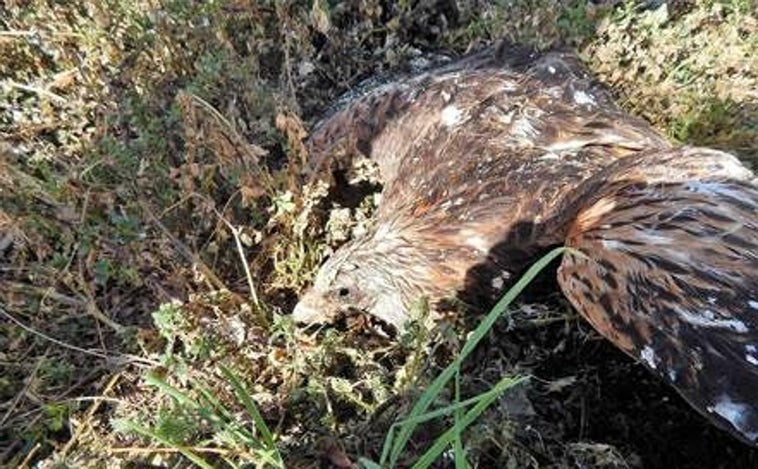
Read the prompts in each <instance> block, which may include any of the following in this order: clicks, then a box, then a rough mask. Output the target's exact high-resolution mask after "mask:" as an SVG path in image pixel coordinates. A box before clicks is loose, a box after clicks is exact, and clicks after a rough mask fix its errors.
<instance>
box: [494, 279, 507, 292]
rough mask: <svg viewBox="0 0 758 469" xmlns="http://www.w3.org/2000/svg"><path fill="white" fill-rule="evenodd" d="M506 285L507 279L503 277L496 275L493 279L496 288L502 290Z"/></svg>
mask: <svg viewBox="0 0 758 469" xmlns="http://www.w3.org/2000/svg"><path fill="white" fill-rule="evenodd" d="M504 286H505V280H503V277H495V278H493V279H492V288H494V289H495V290H502V289H503V287H504Z"/></svg>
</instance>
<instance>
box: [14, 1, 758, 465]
mask: <svg viewBox="0 0 758 469" xmlns="http://www.w3.org/2000/svg"><path fill="white" fill-rule="evenodd" d="M679 3H681V2H679ZM683 5H684V6H683V7H681V8H677V9H674V8H672V9H669V10H668V11H666V10H664V9H647V10H646V9H641V8H638V7H634V6H633V5H632V3H629V4H617V5H601V6H594V5H586V4H585V3H584V2H580V1H578V0H536V1H530V2H527V1H519V0H515V1H512V2H494V3H490V2H484V1H480V0H463V1H458V2H452V1H445V0H437V1H431V2H424V1H421V2H409V1H399V2H396V3H391V2H380V1H378V0H356V1H350V2H337V1H326V0H313V1H311V0H307V1H306V0H302V1H295V0H292V1H274V0H271V1H255V0H248V1H246V0H236V1H235V0H229V1H212V2H184V1H178V0H176V1H174V0H130V1H126V2H117V1H107V2H101V3H98V2H87V1H72V2H67V3H66V2H64V3H56V2H46V1H13V0H12V1H10V2H6V3H5V5H4V6H0V90H2V91H1V93H0V135H1V136H2V142H0V145H1V146H2V148H0V315H1V316H2V319H0V331H1V332H0V367H2V368H1V369H2V373H1V374H0V464H2V465H5V466H7V467H29V466H31V465H32V464H34V463H39V464H41V467H104V465H105V464H106V462H107V464H108V465H109V467H111V466H112V467H134V465H139V464H153V465H155V466H158V467H166V466H168V465H172V467H183V465H187V464H188V463H187V462H186V461H187V460H186V459H183V456H182V454H181V453H180V452H178V451H177V449H176V448H177V447H188V448H191V449H192V451H194V453H195V454H200V455H202V456H203V457H205V458H206V459H207V460H209V461H211V462H213V463H214V464H219V465H223V464H227V465H229V464H232V463H243V462H248V463H250V462H260V454H258V453H252V452H251V451H250V447H249V446H246V445H245V444H244V443H241V441H242V440H240V439H239V438H236V437H233V436H230V434H231V433H233V432H231V430H230V427H229V426H226V427H224V426H222V427H220V428H218V427H214V424H213V422H210V421H209V420H208V417H207V416H203V415H199V414H198V411H197V409H195V410H192V409H188V408H187V406H182V405H179V404H177V402H178V401H177V399H176V398H172V397H169V395H167V394H166V392H165V389H164V391H161V389H160V387H156V386H155V381H154V380H153V381H151V380H150V379H148V378H147V377H148V376H158V377H159V378H160V380H162V382H164V383H166V384H170V385H171V386H173V387H175V388H176V389H180V390H182V392H186V393H187V396H190V397H192V398H193V399H195V398H199V397H198V396H199V394H202V392H201V391H199V389H200V388H198V387H197V386H195V385H193V384H192V383H201V384H202V386H203V387H205V388H207V389H208V390H210V391H211V392H212V393H213V394H214V395H216V396H218V398H219V399H220V400H221V401H223V402H224V403H225V405H227V406H229V407H230V409H232V412H233V413H234V415H235V416H238V417H239V418H238V420H239V421H241V422H247V421H248V417H246V415H248V414H247V413H245V411H244V406H243V405H242V403H241V402H240V399H239V397H238V396H237V395H236V394H235V392H234V390H233V389H232V387H231V386H230V383H229V380H228V379H226V378H225V376H224V375H223V374H222V373H221V372H220V367H221V366H222V365H224V366H226V367H228V368H230V369H231V370H232V371H233V372H234V373H236V374H237V375H238V376H240V377H242V378H243V381H244V384H245V386H246V387H247V389H248V390H249V392H250V395H251V396H252V397H253V398H254V400H255V402H256V403H257V405H258V407H259V409H260V411H261V413H262V415H263V418H264V419H265V421H266V422H267V423H268V426H269V427H270V428H271V429H272V430H273V431H274V432H275V434H276V436H277V446H278V447H279V449H280V451H281V452H282V455H283V457H284V460H285V462H286V464H287V466H288V467H322V466H323V467H327V466H328V465H329V464H332V465H334V466H337V467H349V463H352V461H353V460H354V458H355V457H357V456H359V455H368V456H371V457H373V456H375V455H376V454H377V452H378V451H379V450H380V447H379V445H380V444H381V441H382V438H383V435H384V432H385V431H386V429H387V428H388V427H389V425H390V424H391V423H392V422H393V420H394V419H395V418H396V417H397V416H398V415H401V414H403V413H404V412H405V411H407V409H408V407H409V405H410V402H411V399H412V398H413V397H414V396H415V395H416V392H417V391H416V390H417V389H418V388H420V387H423V386H424V383H427V382H428V380H429V379H430V377H431V376H433V374H434V372H435V370H438V369H440V367H441V366H444V364H445V363H446V362H447V361H448V360H449V358H450V356H451V354H454V353H455V351H456V350H457V349H458V347H459V343H460V337H461V335H462V334H463V331H462V330H461V327H460V325H457V324H443V325H441V326H440V328H439V329H438V330H436V331H434V333H433V334H432V335H431V337H427V336H424V335H422V334H415V335H414V334H409V335H407V336H404V337H401V338H400V340H399V341H398V340H389V339H386V338H383V337H382V336H381V334H377V333H376V330H375V328H376V325H374V324H371V323H368V322H366V321H364V320H361V319H359V318H349V319H348V320H347V321H346V322H345V323H344V324H341V325H340V326H339V327H337V328H334V329H324V330H319V331H315V332H314V331H310V332H303V331H297V330H296V329H295V328H294V327H293V325H292V324H291V322H290V321H289V320H288V317H287V314H288V313H289V311H290V310H291V307H292V306H293V304H294V301H295V300H296V298H297V295H298V294H299V292H300V290H301V289H302V288H303V287H304V286H305V285H307V283H308V281H309V280H310V278H311V276H312V275H313V272H314V269H315V268H316V267H317V266H318V264H319V262H320V259H321V257H322V255H323V253H324V252H327V251H328V250H329V249H332V248H334V247H336V246H337V245H338V244H339V243H340V242H342V241H344V239H345V237H346V236H347V235H348V234H349V233H350V231H351V230H352V229H353V228H354V227H355V225H356V224H358V225H360V224H362V223H366V219H367V218H368V217H370V213H371V201H370V200H366V201H364V202H363V204H362V205H360V206H359V207H356V208H345V207H334V206H333V205H332V203H331V202H332V200H333V198H334V191H333V190H331V189H333V188H329V187H325V186H318V187H306V188H303V186H302V183H301V182H302V181H301V180H300V178H301V169H302V167H303V164H304V163H305V161H306V160H307V152H306V151H305V149H304V147H303V145H302V139H303V137H304V136H305V135H307V131H308V129H309V128H310V125H311V124H312V123H313V122H314V121H315V120H316V119H317V118H318V116H319V115H321V114H322V113H323V112H324V111H325V110H326V109H328V107H329V106H330V104H331V103H332V102H333V101H334V100H335V99H336V98H337V97H338V96H339V95H340V94H342V93H343V92H345V91H347V90H349V89H350V88H351V87H353V86H355V85H356V84H357V83H359V82H360V81H361V80H363V79H365V78H367V77H370V76H373V75H375V74H377V73H385V72H391V71H394V70H403V69H404V64H405V63H406V62H407V60H408V59H409V58H412V57H414V56H416V55H418V54H420V53H421V52H422V51H439V50H447V51H455V52H463V51H466V50H469V49H472V48H476V47H479V46H481V45H483V44H486V43H488V42H490V41H492V40H493V39H495V38H499V37H503V36H508V37H510V38H512V39H514V40H518V41H528V42H533V43H538V44H539V45H541V46H544V47H548V46H551V45H554V44H558V43H568V44H570V45H573V46H575V47H577V48H579V50H580V51H581V52H582V53H583V54H584V56H585V58H586V59H587V60H588V62H589V63H590V64H591V66H592V68H593V69H594V70H595V71H596V72H597V73H598V75H599V76H600V77H601V78H602V79H603V80H605V81H606V82H608V83H609V84H610V85H612V86H613V88H614V89H615V90H618V92H619V97H620V99H621V100H622V102H623V103H624V105H625V106H627V107H628V108H629V109H631V110H633V111H635V112H637V113H639V114H641V115H643V116H645V117H646V118H647V119H649V120H650V121H651V122H653V123H655V124H656V125H657V126H659V128H661V129H662V130H664V131H665V132H667V133H668V134H669V135H671V136H672V138H675V139H679V140H682V141H686V142H690V143H697V144H704V145H711V146H715V147H719V148H725V149H728V150H731V151H734V152H736V153H737V154H739V155H741V156H743V157H744V158H745V159H746V160H748V161H751V162H752V163H753V164H758V154H756V149H758V128H757V127H756V125H757V124H756V123H757V122H758V95H756V90H757V89H758V30H757V29H758V24H757V23H756V17H755V16H754V11H755V4H754V3H752V2H751V1H750V0H733V1H728V2H714V1H707V0H696V1H693V2H690V3H687V2H684V4H683ZM327 227H328V228H327ZM542 300H544V301H541V304H539V305H535V306H531V307H529V308H532V309H530V310H529V311H531V312H532V314H525V315H519V314H517V315H516V317H515V319H514V320H513V322H510V323H509V325H508V326H507V327H505V330H504V331H502V334H503V335H504V336H507V337H508V338H509V340H508V341H503V340H500V341H499V342H500V343H499V344H496V345H497V346H490V347H489V348H486V350H484V351H482V352H481V354H482V356H481V357H479V359H478V360H477V362H478V363H479V364H480V365H479V366H473V365H472V366H471V370H469V371H470V374H469V376H470V378H467V381H466V382H465V383H463V386H464V388H465V389H467V390H468V391H471V392H475V391H481V390H482V389H485V388H486V386H487V384H488V383H494V382H496V381H497V380H498V379H499V378H500V377H501V376H502V375H503V374H504V373H506V372H513V371H520V370H527V371H534V370H535V369H536V370H539V371H541V372H543V373H544V377H545V378H546V379H550V380H551V383H550V384H549V385H545V386H543V387H541V388H535V390H536V391H535V392H537V391H539V393H540V395H541V396H543V397H542V398H535V397H534V395H532V394H526V391H525V392H524V393H516V394H514V395H512V396H511V397H509V398H508V399H507V400H505V401H503V402H502V403H501V404H500V405H499V407H498V408H497V409H496V410H494V411H492V412H490V413H488V414H486V415H484V416H483V417H482V419H481V420H480V422H479V423H478V424H477V425H478V427H477V430H476V431H475V432H472V436H471V438H470V439H469V441H467V442H466V444H467V449H468V451H469V454H470V457H471V458H472V461H478V462H479V463H480V465H484V466H487V465H497V466H502V465H504V464H506V463H510V464H515V465H517V466H518V467H537V466H540V467H565V466H567V465H575V464H586V465H590V466H593V467H600V466H602V467H633V466H635V465H637V462H638V461H639V459H640V458H642V459H645V458H649V459H646V462H647V464H648V465H649V466H650V467H655V466H656V464H657V465H664V464H665V463H666V461H671V459H668V460H666V459H665V457H664V458H663V459H657V460H656V459H655V457H656V456H654V454H655V451H654V449H651V448H647V447H645V445H644V444H637V443H635V442H636V441H637V440H634V438H632V437H629V438H630V441H632V442H631V443H630V444H628V445H626V444H620V445H619V441H620V440H619V439H618V438H616V439H613V438H611V439H608V440H606V439H603V436H602V434H603V432H604V427H602V426H598V425H596V427H595V430H594V431H593V430H586V431H585V427H586V422H584V423H583V422H576V421H572V419H573V418H574V417H575V416H576V415H578V413H581V415H583V416H584V417H582V418H583V419H584V418H585V417H586V416H585V414H584V410H581V411H580V410H578V409H580V408H582V409H583V408H584V407H583V406H585V403H584V402H585V401H584V399H585V398H586V397H580V396H587V395H589V394H591V393H592V391H593V390H595V391H596V390H598V389H606V390H608V388H601V387H599V385H598V384H596V383H595V381H593V380H598V379H599V378H598V377H599V376H603V377H604V379H607V380H609V381H612V382H613V381H614V379H620V378H614V377H617V376H623V375H625V373H628V370H629V369H631V368H633V367H632V365H630V364H628V363H626V362H624V361H623V359H621V358H618V357H616V358H611V359H610V360H611V361H607V360H606V361H602V360H601V361H599V362H598V361H597V360H595V361H593V360H592V359H590V360H588V359H587V354H588V353H590V351H596V350H597V349H598V347H600V350H601V351H602V353H603V354H604V355H606V356H607V355H608V354H612V353H613V352H609V351H608V350H607V349H604V348H603V345H598V343H599V342H597V341H594V340H590V341H589V342H588V341H587V338H588V337H592V336H591V334H589V335H588V333H587V332H586V331H583V330H582V328H583V327H584V326H583V325H582V323H580V322H576V321H575V319H574V318H573V315H572V314H571V313H570V312H569V310H568V309H567V308H566V307H565V305H563V304H562V303H561V302H559V301H555V300H554V299H551V298H543V299H542ZM542 303H546V304H548V305H549V307H547V306H544V305H542ZM524 308H527V307H526V306H525V307H524ZM535 308H536V311H537V312H538V314H536V316H535V314H534V311H535ZM534 317H537V318H538V319H534ZM505 342H507V343H505ZM496 343H497V341H496ZM587 344H589V345H587ZM491 345H493V344H491ZM588 347H589V349H588ZM556 357H560V358H556ZM609 363H610V364H613V365H614V366H618V369H615V368H614V370H611V371H608V370H605V371H603V367H607V366H610V365H609ZM538 365H539V366H538ZM559 365H560V366H559ZM564 365H565V367H564ZM540 367H541V368H540ZM624 367H626V368H624ZM148 372H149V373H151V374H148ZM603 373H604V374H603ZM632 373H635V372H632ZM559 378H560V379H559ZM150 383H153V384H152V385H151V384H150ZM546 389H547V390H546ZM611 389H613V388H611ZM530 392H532V391H530ZM655 392H658V393H659V394H657V395H654V396H653V397H652V398H651V399H654V398H659V397H660V395H661V393H664V394H663V395H664V396H665V397H666V398H667V399H668V398H669V397H668V395H666V394H665V391H655ZM198 393H199V394H198ZM640 396H645V394H644V393H643V394H640V395H636V396H634V397H632V398H630V399H640V398H641V397H640ZM577 399H579V400H581V402H579V400H577ZM674 399H675V398H674ZM546 402H564V403H565V406H564V407H565V409H558V408H557V407H554V406H553V405H552V404H546ZM604 402H605V401H604ZM609 402H610V403H609V406H610V407H609V409H611V412H613V411H618V408H621V407H623V406H625V405H629V400H628V399H627V400H626V401H624V400H623V399H621V400H620V401H619V402H616V401H615V400H613V399H611V400H610V401H609ZM614 403H615V405H616V406H617V407H615V408H614V407H613V405H614ZM535 408H536V410H535ZM614 409H615V410H614ZM662 409H663V410H662V411H664V412H669V413H668V414H666V418H669V419H671V418H679V417H681V418H682V419H683V421H685V423H686V422H687V421H688V420H687V419H688V418H689V417H682V415H686V412H684V411H682V410H681V408H680V407H673V410H671V409H669V408H668V407H665V406H664V407H662ZM606 410H607V409H606ZM550 413H554V415H552V416H550V417H545V415H547V414H550ZM535 416H537V417H535ZM535 418H536V420H535ZM619 418H621V420H623V421H624V422H626V423H624V424H619V425H621V426H623V425H627V426H628V425H631V423H629V422H632V423H635V422H637V423H638V422H639V421H637V420H634V419H633V418H631V417H628V416H627V417H623V416H622V417H619ZM694 418H695V419H696V418H697V417H694ZM529 419H532V420H529ZM625 419H627V420H629V421H628V422H627V420H625ZM125 421H128V422H134V423H138V424H140V425H143V426H145V427H150V428H153V429H155V431H156V432H158V433H159V434H160V436H161V437H162V438H164V440H161V441H164V443H161V442H160V441H156V440H155V439H154V438H153V439H151V438H145V437H144V435H139V434H137V433H135V432H133V431H132V432H130V431H123V430H124V428H125V427H124V425H121V424H118V422H122V423H123V422H125ZM525 422H527V423H525ZM535 422H542V425H543V426H542V427H539V426H538V425H537V424H536V423H535ZM530 425H531V426H530ZM535 425H537V427H536V428H540V430H539V432H540V434H536V433H535V432H536V430H534V428H535ZM608 428H611V430H609V431H610V432H611V433H612V434H613V430H612V428H616V427H614V426H613V425H611V424H609V427H608ZM577 429H579V430H577ZM436 431H437V429H436V428H435V427H434V426H429V428H428V434H423V435H419V436H418V438H417V444H419V445H422V444H423V442H424V441H428V440H429V439H430V438H433V437H434V435H435V432H436ZM628 431H629V430H628ZM619 434H620V433H619ZM629 434H631V435H633V434H634V431H633V430H632V431H631V433H629ZM524 435H526V436H524ZM715 441H716V444H715V446H718V449H719V450H723V445H721V444H719V443H718V442H719V441H721V442H723V441H724V440H723V439H722V440H718V439H717V440H715ZM606 443H607V444H606ZM614 445H616V446H619V448H620V449H619V448H617V447H616V446H614ZM703 451H705V452H708V451H709V449H708V448H703V449H693V448H684V450H683V452H689V453H691V454H690V456H689V457H690V458H691V459H682V460H681V461H685V460H687V461H690V460H691V461H697V460H698V458H704V457H705V456H702V454H703V453H702V452H703ZM725 451H726V452H729V451H731V452H733V453H734V452H735V451H736V452H737V453H735V454H737V456H735V457H736V458H738V459H735V461H738V462H737V463H735V464H737V465H739V461H742V460H745V461H748V459H745V458H746V457H747V458H749V457H751V456H750V455H747V456H745V455H744V454H742V453H739V447H737V449H734V448H731V447H728V448H727V449H726V450H725ZM650 454H653V456H650ZM708 454H710V455H711V457H713V458H716V457H717V456H716V452H715V450H714V452H713V453H712V454H711V453H708ZM640 455H642V456H640ZM413 456H414V454H413V453H412V452H411V453H410V454H409V455H408V458H412V457H413ZM682 457H683V458H684V456H682ZM256 458H259V459H256ZM739 458H743V459H739ZM702 460H704V459H701V461H702ZM713 460H718V459H713ZM177 461H184V462H177ZM224 461H226V462H224ZM656 461H657V462H656ZM753 461H754V459H753ZM177 464H178V465H177ZM737 465H733V466H731V467H737ZM684 466H685V464H683V465H682V466H680V467H684ZM585 467H586V466H585ZM745 467H748V466H745Z"/></svg>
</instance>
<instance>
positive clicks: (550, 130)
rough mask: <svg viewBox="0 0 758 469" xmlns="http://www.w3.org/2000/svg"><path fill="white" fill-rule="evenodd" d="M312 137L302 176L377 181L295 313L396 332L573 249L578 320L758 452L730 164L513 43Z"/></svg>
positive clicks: (559, 62) (567, 262) (741, 244)
mask: <svg viewBox="0 0 758 469" xmlns="http://www.w3.org/2000/svg"><path fill="white" fill-rule="evenodd" d="M309 144H310V148H311V152H312V154H313V158H314V166H313V174H315V175H318V174H325V173H329V172H330V171H332V170H334V169H335V168H339V167H344V166H346V163H347V159H348V158H349V157H350V156H351V155H354V154H356V153H363V154H365V155H367V156H369V157H370V158H372V159H374V160H375V161H376V162H377V163H378V165H379V168H380V172H381V176H382V179H383V181H384V189H383V192H382V201H381V204H380V206H379V209H378V214H377V221H376V226H375V228H374V229H373V230H372V231H370V232H369V233H367V234H366V235H365V236H362V237H361V238H359V239H355V240H353V241H351V242H350V243H348V244H346V245H345V246H343V247H342V248H340V249H339V250H338V251H337V252H336V253H335V254H334V255H333V256H332V257H330V258H329V259H328V260H327V261H326V263H325V264H324V265H323V266H322V268H321V269H320V271H319V273H318V275H317V277H316V280H315V282H314V285H313V287H312V288H311V289H310V290H309V291H308V292H307V293H306V294H305V295H304V296H303V297H302V298H301V301H300V303H299V304H298V305H297V307H296V308H295V311H294V313H293V314H294V316H295V319H297V320H299V321H302V322H316V321H325V320H329V319H330V318H332V317H333V316H334V315H335V314H336V313H338V312H340V311H344V310H347V309H351V308H355V309H359V310H363V311H366V312H368V313H370V314H373V315H375V316H377V317H379V318H381V319H383V320H385V321H387V322H389V323H391V324H394V325H395V326H397V327H402V326H403V325H404V323H405V322H406V321H407V320H408V313H409V310H410V308H411V306H412V304H413V303H414V302H415V301H416V300H418V299H419V298H420V297H421V296H428V297H429V298H430V299H431V300H432V302H433V304H434V303H435V302H437V301H439V300H441V299H443V298H445V297H447V296H450V295H452V294H456V293H457V294H458V295H459V297H461V298H462V299H464V300H465V301H468V302H469V303H476V302H477V301H481V300H482V299H484V300H485V301H484V302H483V303H484V304H486V303H487V301H486V300H487V299H491V298H494V295H496V294H497V293H498V292H500V291H502V289H503V288H505V287H507V286H508V284H509V283H510V281H511V280H512V278H513V277H514V275H516V274H517V273H518V272H520V271H521V270H522V269H523V268H524V267H525V266H526V265H527V264H528V263H529V261H530V260H533V258H534V256H535V255H537V254H539V253H540V252H542V251H544V250H545V249H546V248H548V247H550V246H554V245H559V244H564V243H565V244H566V245H568V246H571V247H574V248H575V249H576V250H577V251H578V252H580V253H583V255H582V254H580V253H577V254H569V255H566V256H565V257H564V259H563V263H562V265H561V268H560V270H559V283H560V285H561V288H562V290H563V292H564V293H565V294H566V296H567V297H568V298H569V300H570V301H571V303H572V304H573V305H574V306H575V307H576V308H577V309H578V310H579V312H580V313H581V314H582V315H583V316H584V317H586V318H587V319H588V321H589V322H590V323H592V324H593V326H595V327H596V328H597V329H598V330H599V331H600V332H601V333H602V334H603V335H604V336H605V337H607V338H608V339H610V340H611V341H613V342H614V343H615V344H616V345H617V346H619V347H620V348H621V349H623V350H624V351H625V352H627V353H628V354H630V355H631V356H633V357H635V358H636V359H638V360H640V361H641V362H642V363H643V364H644V365H645V366H647V367H648V368H650V369H651V370H652V371H653V372H655V373H657V374H658V375H660V376H661V377H662V378H663V379H665V380H666V381H668V382H669V383H670V384H672V385H673V386H674V387H676V388H677V389H678V390H679V391H680V392H681V393H682V395H683V396H684V397H685V398H686V399H687V400H688V401H689V402H690V403H691V404H692V405H693V406H694V407H695V408H697V409H698V410H700V411H701V412H702V413H703V414H704V415H706V416H707V417H708V418H710V419H711V420H712V421H714V422H715V423H717V424H718V425H720V426H721V427H723V428H725V429H727V430H729V431H731V432H732V433H733V434H735V435H736V436H738V437H739V438H741V439H743V440H744V441H747V442H748V443H751V444H753V445H758V351H757V350H756V348H758V281H757V280H756V276H755V273H756V272H758V226H757V224H758V188H756V181H755V179H754V176H753V175H752V173H750V171H748V170H747V169H745V168H744V167H743V166H742V165H741V164H740V163H739V161H738V160H737V159H736V158H734V157H733V156H731V155H728V154H726V153H723V152H717V151H714V150H708V149H698V148H680V149H674V148H672V147H671V145H670V144H669V143H667V142H666V141H665V140H664V139H663V138H661V137H660V136H659V135H658V134H657V133H656V132H655V131H654V130H653V129H652V128H651V127H650V126H649V125H648V124H647V123H645V122H644V121H642V120H640V119H637V118H635V117H633V116H630V115H629V114H627V113H625V112H623V111H622V110H620V109H619V108H618V107H617V106H616V105H615V104H614V103H613V102H612V100H611V98H610V96H609V94H608V92H607V91H606V90H605V89H604V88H603V87H602V86H601V85H600V84H598V83H597V82H596V81H595V80H594V79H593V78H592V77H591V76H590V75H589V74H588V73H587V72H586V70H585V69H584V68H583V67H582V65H581V63H580V62H579V61H578V59H577V58H576V57H575V56H573V55H572V54H570V53H564V52H552V53H547V54H542V55H540V54H536V53H533V52H531V51H528V50H524V49H513V48H510V49H509V48H507V47H498V48H492V49H489V50H487V51H484V52H482V53H479V54H476V55H473V56H470V57H468V58H465V59H462V60H460V61H458V62H454V63H451V64H448V65H444V66H442V67H440V68H438V69H435V70H432V71H430V72H427V73H424V74H421V75H419V76H416V77H412V78H407V79H404V80H399V81H397V82H395V83H391V84H387V85H383V86H381V87H379V88H378V89H376V90H374V91H372V92H370V93H368V94H367V95H365V96H364V97H362V98H360V99H358V100H355V101H354V102H352V103H351V104H350V105H349V106H348V107H347V108H345V109H344V110H342V111H339V112H337V113H335V114H333V115H332V116H331V117H329V118H328V119H326V120H325V121H324V122H323V123H322V124H321V125H320V126H318V127H317V128H316V130H315V132H314V134H313V136H312V138H311V140H310V142H309ZM475 306H476V304H475Z"/></svg>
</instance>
